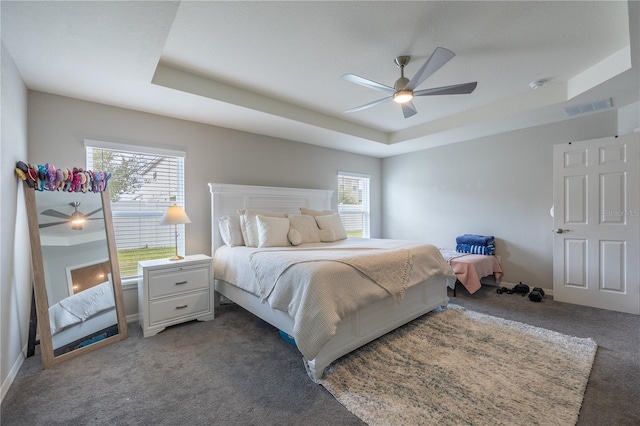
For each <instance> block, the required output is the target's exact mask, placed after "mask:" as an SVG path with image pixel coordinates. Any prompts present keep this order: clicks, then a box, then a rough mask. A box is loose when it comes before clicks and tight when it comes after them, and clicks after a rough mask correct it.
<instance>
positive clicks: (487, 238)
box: [456, 234, 495, 246]
mask: <svg viewBox="0 0 640 426" xmlns="http://www.w3.org/2000/svg"><path fill="white" fill-rule="evenodd" d="M494 243H495V242H494V238H493V236H492V235H475V234H464V235H460V236H459V237H456V244H469V245H471V246H489V245H491V244H494Z"/></svg>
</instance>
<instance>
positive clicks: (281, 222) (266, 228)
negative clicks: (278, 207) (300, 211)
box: [256, 215, 289, 247]
mask: <svg viewBox="0 0 640 426" xmlns="http://www.w3.org/2000/svg"><path fill="white" fill-rule="evenodd" d="M256 221H257V224H258V247H286V246H288V245H289V240H288V239H287V234H288V233H289V219H287V218H286V217H285V218H281V217H270V216H262V215H258V216H256Z"/></svg>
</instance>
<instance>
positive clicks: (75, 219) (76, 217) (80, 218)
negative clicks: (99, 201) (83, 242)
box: [71, 211, 87, 225]
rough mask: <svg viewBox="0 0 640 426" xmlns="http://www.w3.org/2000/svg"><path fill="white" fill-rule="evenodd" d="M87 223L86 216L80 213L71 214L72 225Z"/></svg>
mask: <svg viewBox="0 0 640 426" xmlns="http://www.w3.org/2000/svg"><path fill="white" fill-rule="evenodd" d="M86 221H87V218H85V217H84V215H83V214H82V213H80V212H78V211H76V212H73V213H72V214H71V224H72V225H82V224H83V223H85V222H86Z"/></svg>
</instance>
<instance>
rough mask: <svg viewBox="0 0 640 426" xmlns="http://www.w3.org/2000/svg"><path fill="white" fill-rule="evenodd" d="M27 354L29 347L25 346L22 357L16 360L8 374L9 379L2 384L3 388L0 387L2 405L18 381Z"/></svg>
mask: <svg viewBox="0 0 640 426" xmlns="http://www.w3.org/2000/svg"><path fill="white" fill-rule="evenodd" d="M26 354H27V346H26V345H25V347H24V348H23V349H22V356H19V357H18V359H16V362H15V363H14V364H13V366H12V367H11V369H10V370H9V374H7V378H6V379H5V381H4V382H2V387H0V403H1V402H2V401H3V400H4V397H5V396H6V395H7V392H9V388H11V385H12V384H13V381H14V380H15V379H16V376H17V375H18V372H19V371H20V367H22V364H24V359H25V358H26V356H27V355H26Z"/></svg>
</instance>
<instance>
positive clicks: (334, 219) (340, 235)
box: [316, 214, 347, 241]
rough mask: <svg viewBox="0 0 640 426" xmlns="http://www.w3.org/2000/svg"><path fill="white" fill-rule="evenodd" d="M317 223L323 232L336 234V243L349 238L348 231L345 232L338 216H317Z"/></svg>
mask: <svg viewBox="0 0 640 426" xmlns="http://www.w3.org/2000/svg"><path fill="white" fill-rule="evenodd" d="M316 222H317V223H318V227H319V228H320V230H321V231H324V230H332V231H333V232H334V234H335V237H336V241H337V240H344V239H345V238H347V231H345V230H344V226H343V225H342V220H340V216H339V215H338V214H331V215H327V216H316Z"/></svg>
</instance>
